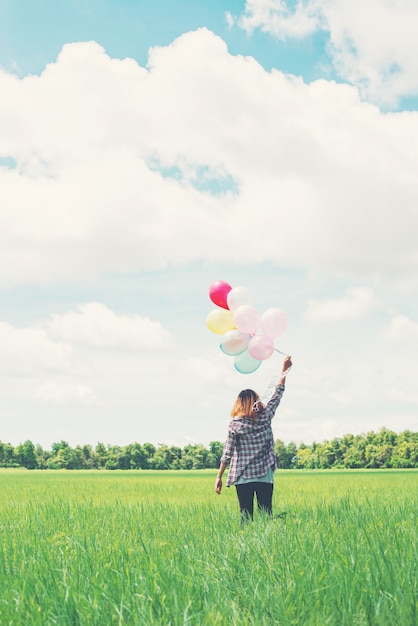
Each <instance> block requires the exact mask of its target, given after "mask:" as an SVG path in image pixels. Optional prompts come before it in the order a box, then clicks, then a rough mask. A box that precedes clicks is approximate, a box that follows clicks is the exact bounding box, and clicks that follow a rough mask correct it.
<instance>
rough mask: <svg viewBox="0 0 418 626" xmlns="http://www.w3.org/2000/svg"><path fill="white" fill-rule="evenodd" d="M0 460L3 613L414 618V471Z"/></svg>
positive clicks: (379, 624) (71, 618) (160, 618)
mask: <svg viewBox="0 0 418 626" xmlns="http://www.w3.org/2000/svg"><path fill="white" fill-rule="evenodd" d="M215 476H216V472H215V471H213V470H202V471H165V472H157V471H125V472H123V471H114V472H112V471H84V472H83V471H73V472H71V471H44V472H42V471H22V470H20V471H19V470H4V471H0V493H1V499H0V624H1V626H8V625H10V626H49V625H51V626H52V625H63V626H64V625H65V626H67V625H68V626H70V625H71V626H76V625H80V626H113V625H132V626H133V625H135V626H140V625H141V626H183V625H190V626H214V625H219V626H224V625H225V626H227V625H228V626H231V625H232V626H238V625H239V626H250V625H251V626H258V625H259V626H267V625H278V626H290V625H298V626H299V625H300V626H327V625H330V626H367V625H373V626H374V625H376V626H383V625H388V626H415V625H416V624H417V623H418V622H417V619H418V618H417V613H418V612H417V607H418V576H417V568H418V549H417V515H418V489H417V480H418V471H417V470H398V471H396V470H387V471H386V470H377V471H374V470H366V471H357V470H348V471H318V470H317V471H301V470H296V471H291V470H285V471H279V472H277V473H276V479H275V492H274V498H273V503H274V508H275V513H281V512H286V515H285V516H282V517H277V518H275V519H269V518H266V517H265V516H263V515H258V514H256V515H255V519H254V521H253V522H251V523H247V524H245V525H240V522H239V514H238V505H237V501H236V494H235V490H234V489H233V488H231V489H226V488H225V487H224V491H223V493H222V495H221V496H217V495H216V494H215V493H214V490H213V488H214V481H215Z"/></svg>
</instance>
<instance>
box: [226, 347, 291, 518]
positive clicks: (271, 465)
mask: <svg viewBox="0 0 418 626" xmlns="http://www.w3.org/2000/svg"><path fill="white" fill-rule="evenodd" d="M291 365H292V360H291V358H290V356H287V357H286V358H285V360H284V362H283V368H282V373H281V375H280V378H279V381H278V383H277V385H276V389H275V391H274V394H273V396H272V397H271V399H270V400H269V402H268V403H267V404H266V406H264V405H263V404H262V402H261V400H260V396H259V395H258V394H257V393H255V391H253V390H252V389H244V390H243V391H241V393H240V394H239V395H238V397H237V399H236V400H235V403H234V405H233V407H232V410H231V417H232V420H231V423H230V425H229V428H228V437H227V440H226V443H225V447H224V450H223V454H222V457H221V464H220V466H219V472H218V476H217V478H216V483H215V491H216V493H218V494H220V493H221V491H222V476H223V473H224V471H225V470H226V468H227V467H228V465H229V472H228V479H227V482H226V486H227V487H230V486H231V485H235V487H236V490H237V496H238V502H239V508H240V512H241V520H242V521H244V520H246V519H252V518H253V511H254V494H256V496H257V504H258V508H259V510H260V511H265V512H266V513H267V514H269V515H271V513H272V505H271V502H272V497H273V482H274V470H275V469H276V467H277V462H276V455H275V453H274V439H273V431H272V429H271V420H272V419H273V417H274V414H275V412H276V409H277V407H278V406H279V403H280V400H281V397H282V395H283V392H284V390H285V381H286V374H287V372H288V370H289V368H290V367H291Z"/></svg>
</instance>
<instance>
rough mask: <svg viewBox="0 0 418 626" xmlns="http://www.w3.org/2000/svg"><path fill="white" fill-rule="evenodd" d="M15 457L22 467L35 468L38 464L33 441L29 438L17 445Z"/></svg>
mask: <svg viewBox="0 0 418 626" xmlns="http://www.w3.org/2000/svg"><path fill="white" fill-rule="evenodd" d="M15 457H16V461H17V463H18V464H19V465H20V466H21V467H26V468H27V469H35V468H36V467H37V466H38V462H37V458H36V453H35V446H34V445H33V443H32V442H31V441H29V439H27V440H26V441H25V442H24V443H21V444H19V445H18V446H17V448H16V451H15Z"/></svg>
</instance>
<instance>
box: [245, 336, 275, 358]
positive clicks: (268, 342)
mask: <svg viewBox="0 0 418 626" xmlns="http://www.w3.org/2000/svg"><path fill="white" fill-rule="evenodd" d="M248 352H249V353H250V354H251V356H252V357H253V358H254V359H258V360H260V361H265V360H266V359H268V358H270V357H271V355H272V354H273V352H274V343H273V340H272V339H270V337H267V336H266V335H255V336H254V337H251V339H250V341H249V343H248Z"/></svg>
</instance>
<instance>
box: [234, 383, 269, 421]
mask: <svg viewBox="0 0 418 626" xmlns="http://www.w3.org/2000/svg"><path fill="white" fill-rule="evenodd" d="M261 409H264V404H263V403H262V402H261V400H260V396H259V395H258V393H256V392H255V391H253V390H252V389H243V390H242V391H241V392H240V393H239V394H238V396H237V399H236V400H235V402H234V404H233V406H232V409H231V417H250V418H252V419H254V420H256V419H257V412H258V411H261Z"/></svg>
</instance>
